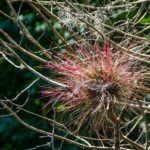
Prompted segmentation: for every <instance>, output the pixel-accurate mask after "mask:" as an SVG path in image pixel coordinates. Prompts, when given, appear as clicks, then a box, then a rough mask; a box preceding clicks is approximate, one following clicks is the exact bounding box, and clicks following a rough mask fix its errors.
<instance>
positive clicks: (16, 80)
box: [0, 0, 150, 150]
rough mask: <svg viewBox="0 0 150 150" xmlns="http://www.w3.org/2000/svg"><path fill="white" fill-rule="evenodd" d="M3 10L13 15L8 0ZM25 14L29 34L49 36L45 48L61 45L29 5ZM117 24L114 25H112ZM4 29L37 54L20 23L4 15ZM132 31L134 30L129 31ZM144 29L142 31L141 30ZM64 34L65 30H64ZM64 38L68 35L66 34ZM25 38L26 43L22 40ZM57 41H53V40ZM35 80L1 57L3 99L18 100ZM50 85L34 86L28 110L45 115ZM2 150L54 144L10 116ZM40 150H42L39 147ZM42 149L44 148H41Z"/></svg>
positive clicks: (2, 130) (1, 124)
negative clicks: (44, 97) (43, 96)
mask: <svg viewBox="0 0 150 150" xmlns="http://www.w3.org/2000/svg"><path fill="white" fill-rule="evenodd" d="M80 2H85V1H84V0H80ZM87 3H90V4H92V5H99V2H98V1H95V0H93V1H92V0H91V1H90V0H88V1H87ZM105 3H106V1H103V3H101V4H102V5H103V4H105ZM16 8H17V9H18V8H19V6H17V5H16ZM0 10H3V11H4V12H7V13H8V12H9V14H10V13H11V12H10V9H9V8H8V7H7V4H6V2H5V0H0ZM21 11H22V13H24V14H25V15H24V16H22V17H23V21H24V22H25V24H26V26H27V27H28V30H29V32H30V33H31V34H32V35H33V36H34V37H35V38H36V39H38V38H39V37H40V36H41V35H42V34H43V32H44V34H45V36H44V37H42V38H41V39H39V42H40V43H41V45H43V46H44V47H45V48H48V47H50V46H54V43H53V42H52V41H55V42H56V43H57V44H58V43H59V40H58V39H57V37H56V36H55V35H54V33H53V32H52V31H51V29H49V28H48V27H47V25H46V24H45V23H43V22H42V20H41V19H40V18H39V17H38V15H36V13H35V12H33V10H32V9H31V8H30V7H29V6H28V5H23V6H22V8H21ZM136 12H137V10H135V11H133V12H131V13H130V14H128V15H129V16H128V17H130V18H132V17H133V16H134V15H135V13H136ZM126 15H127V14H126V12H121V11H120V12H119V11H118V10H117V11H115V10H114V12H112V20H113V21H114V22H115V21H119V20H120V19H122V20H123V19H126ZM51 22H52V24H53V25H54V26H55V27H56V28H57V29H58V30H59V26H58V24H57V23H56V22H55V21H54V20H51ZM111 23H112V24H113V22H110V24H111ZM148 23H150V17H149V16H145V17H144V18H143V19H142V20H141V21H140V25H141V26H142V25H143V24H144V25H145V24H148ZM0 28H1V29H3V30H5V31H6V32H7V33H8V34H9V35H10V36H11V37H12V38H13V39H15V40H16V41H18V43H19V42H20V41H23V42H22V43H21V45H22V46H24V47H27V49H31V50H33V51H36V47H34V46H33V45H32V44H31V43H29V42H28V40H27V39H26V38H24V37H22V34H21V33H20V31H19V29H18V27H17V26H16V24H14V23H13V22H12V21H11V20H8V19H7V18H5V17H3V16H0ZM128 30H130V28H128ZM139 30H140V29H139ZM61 32H63V31H61ZM62 34H64V36H65V35H66V33H65V32H64V33H62ZM143 34H144V35H143V36H148V32H147V31H146V32H144V33H143ZM0 38H1V37H0ZM22 39H23V40H22ZM51 39H53V40H51ZM22 57H23V58H24V60H26V61H27V62H28V64H29V65H34V66H37V67H36V69H37V70H42V71H43V72H45V74H47V75H51V74H49V73H48V72H47V70H46V69H44V67H43V66H41V65H40V64H38V63H36V62H34V61H33V60H31V59H30V58H28V57H27V56H22ZM33 79H35V77H34V76H33V75H32V74H31V73H30V72H28V71H27V70H23V71H22V70H17V69H14V68H13V66H11V65H10V64H9V63H8V62H6V61H5V60H3V59H2V58H0V98H1V99H3V98H4V97H7V98H14V97H15V96H16V95H17V93H18V92H19V91H20V90H21V89H23V88H25V87H26V86H27V85H28V84H29V83H31V81H33ZM44 84H46V83H44V82H42V81H40V82H38V84H36V85H34V86H33V87H32V88H31V89H30V101H29V102H28V104H27V105H26V107H25V108H27V109H28V110H32V111H34V112H36V113H39V114H41V113H42V110H41V106H42V105H43V100H42V99H41V94H40V91H41V86H42V85H44ZM27 95H28V93H25V94H23V95H22V96H21V97H20V98H19V101H20V103H22V102H23V101H24V100H25V99H26V98H27ZM3 111H4V110H3V109H1V110H0V114H4V112H3ZM20 116H21V117H23V118H24V120H25V121H26V122H28V123H29V124H32V125H34V126H36V127H40V128H42V129H46V130H51V127H50V126H49V124H48V123H47V122H44V121H41V120H39V119H37V118H36V117H35V118H34V117H31V116H29V115H27V114H26V113H24V112H21V113H20ZM0 135H1V137H0V150H12V149H17V150H24V149H28V148H33V147H36V146H37V145H41V144H45V143H47V142H50V139H48V138H40V137H39V136H40V135H39V134H37V133H35V132H33V131H31V130H29V129H27V128H25V127H23V126H22V125H20V123H19V122H17V121H16V120H15V119H14V118H13V117H12V116H8V117H1V118H0ZM60 143H61V142H60V141H57V140H56V141H55V144H56V147H59V146H60ZM37 149H38V148H37ZM39 149H41V148H39ZM42 149H43V150H44V149H45V150H47V149H51V148H50V147H42ZM62 149H64V150H66V149H67V150H80V148H79V147H77V146H73V145H69V144H66V143H65V144H64V145H63V147H62Z"/></svg>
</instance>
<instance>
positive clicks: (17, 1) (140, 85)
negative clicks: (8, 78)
mask: <svg viewBox="0 0 150 150" xmlns="http://www.w3.org/2000/svg"><path fill="white" fill-rule="evenodd" d="M83 2H84V3H77V2H76V1H75V2H74V1H71V0H70V1H69V0H65V1H63V0H62V1H52V0H50V1H44V0H6V5H7V6H8V7H9V9H8V10H9V11H8V12H5V10H0V14H1V15H2V16H3V17H4V18H5V19H4V20H6V24H7V23H8V24H10V23H12V22H14V24H13V25H14V26H15V32H16V33H17V34H18V37H17V39H15V37H14V36H12V35H11V34H12V32H9V30H8V28H7V26H6V27H5V26H3V25H2V28H1V29H0V35H1V37H2V38H1V39H0V47H1V50H0V55H1V56H2V58H3V59H5V60H6V61H7V62H8V63H9V64H11V65H12V66H13V67H15V68H16V69H20V70H21V73H22V72H23V70H24V69H27V70H28V71H29V72H30V73H31V74H32V75H33V76H36V77H37V79H35V80H34V81H33V82H32V83H31V84H30V85H28V86H27V87H26V88H25V89H23V90H22V91H21V92H20V93H19V94H17V96H16V97H15V98H14V99H7V98H5V99H2V100H0V105H1V106H2V107H3V108H4V109H6V110H7V111H8V112H10V113H11V115H13V116H14V117H15V118H16V119H17V120H18V121H19V122H20V123H21V124H23V125H24V126H25V127H27V128H29V129H31V130H34V131H35V132H38V133H40V134H44V137H45V136H46V138H48V142H49V141H50V140H51V143H50V144H49V143H48V144H46V146H51V148H52V149H53V150H55V149H56V148H55V143H56V141H55V140H54V139H55V138H57V139H61V140H62V141H67V142H69V143H71V144H76V145H78V146H80V147H82V148H87V149H92V150H93V149H101V150H104V149H105V150H112V149H115V150H119V149H122V150H123V149H125V150H126V149H137V150H148V147H149V142H150V140H149V139H150V136H149V114H148V112H149V111H150V107H149V106H150V103H149V102H147V101H146V99H145V96H146V94H148V93H150V90H149V70H148V69H147V68H148V66H149V63H150V56H149V54H150V51H149V48H150V47H149V43H150V40H149V38H148V37H149V32H147V31H148V29H149V26H148V23H147V22H148V20H149V11H148V10H149V5H148V4H149V0H137V1H135V0H134V1H130V0H129V1H127V2H126V1H124V0H119V1H118V0H117V1H116V0H113V1H105V0H102V1H83ZM94 5H95V6H96V7H95V6H94ZM24 6H25V7H24ZM24 8H25V11H24V10H23V9H24ZM0 17H1V16H0ZM16 26H18V27H16ZM7 30H8V31H7ZM16 30H17V31H16ZM108 37H110V38H108ZM27 41H28V42H27ZM28 43H30V44H28ZM57 50H58V51H59V52H58V51H57ZM29 59H30V60H31V61H28V60H29ZM37 66H46V67H47V68H48V69H49V70H50V73H51V72H52V73H54V74H53V77H55V78H54V79H51V78H48V77H46V76H45V75H44V73H45V72H44V71H43V69H41V68H39V67H37ZM48 69H47V70H46V71H47V72H49V70H48ZM25 73H26V72H25ZM40 79H42V80H44V81H46V83H48V84H49V85H48V87H46V88H47V89H43V91H42V94H43V96H44V97H48V100H47V99H46V104H45V103H44V107H43V110H44V111H45V112H47V110H48V111H50V112H52V113H48V114H46V115H47V116H48V117H46V116H45V113H44V114H42V115H39V114H35V113H33V112H31V111H29V110H26V109H27V107H26V109H25V108H24V106H25V105H26V104H27V102H28V100H29V96H28V97H27V100H26V101H25V103H24V104H22V105H20V100H19V103H17V102H18V101H17V100H18V98H19V97H20V96H21V95H22V94H23V93H25V92H26V91H28V89H29V88H31V87H32V86H33V84H35V83H36V82H38V81H39V80H40ZM35 91H36V90H35ZM3 97H7V96H3ZM20 99H21V98H20ZM35 104H37V105H38V104H39V106H40V108H41V107H42V106H43V104H41V100H39V101H36V100H35ZM29 109H30V107H29ZM18 111H24V112H26V113H28V114H30V117H33V116H36V117H38V118H40V119H41V120H42V121H43V120H46V121H48V124H50V125H51V126H50V127H52V128H51V132H50V131H48V130H47V131H45V130H44V129H42V127H41V128H36V127H34V124H31V125H30V124H27V123H26V122H25V121H24V120H25V118H24V119H23V118H20V117H19V115H18ZM4 113H5V112H4ZM49 114H50V115H49ZM23 116H24V115H22V116H21V117H23ZM60 130H61V131H62V132H59V131H60ZM62 133H63V134H66V136H64V135H62ZM62 143H63V142H62ZM60 145H61V146H62V145H63V144H60ZM71 146H72V145H71ZM39 147H40V146H37V147H35V148H34V149H36V148H39ZM41 147H43V145H42V146H41ZM59 149H60V148H59Z"/></svg>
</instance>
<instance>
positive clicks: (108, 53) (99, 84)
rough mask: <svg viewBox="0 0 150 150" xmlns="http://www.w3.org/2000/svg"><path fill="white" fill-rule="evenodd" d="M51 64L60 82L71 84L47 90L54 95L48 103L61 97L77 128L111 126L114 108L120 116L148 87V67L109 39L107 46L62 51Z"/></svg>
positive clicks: (62, 103)
mask: <svg viewBox="0 0 150 150" xmlns="http://www.w3.org/2000/svg"><path fill="white" fill-rule="evenodd" d="M47 67H48V68H49V69H50V70H53V71H55V72H57V73H58V74H60V75H59V77H58V80H59V82H61V83H63V84H65V85H67V87H68V88H63V87H57V86H56V87H53V88H51V87H49V88H48V90H47V91H43V94H44V95H47V96H49V97H51V100H50V101H49V102H48V103H47V104H46V105H45V106H47V105H48V104H50V103H54V102H55V103H56V101H57V103H58V104H60V105H59V106H63V108H64V109H63V111H66V112H68V114H69V116H68V118H69V119H68V120H69V121H68V122H67V123H68V126H69V125H70V126H71V125H75V126H76V130H77V131H78V130H79V129H80V128H81V127H82V126H83V124H84V123H87V122H88V123H89V124H90V126H91V129H95V128H100V127H102V126H103V127H104V126H105V125H106V124H107V126H108V124H109V123H112V122H113V115H112V112H115V115H116V116H118V115H119V114H117V113H118V112H119V110H120V108H121V107H122V105H127V106H128V108H129V109H132V108H130V104H131V103H132V104H135V103H137V102H138V101H139V100H141V99H142V97H143V90H141V89H147V88H146V85H145V81H146V80H147V75H146V70H145V69H143V68H142V67H141V66H140V63H139V62H138V61H137V60H135V59H134V58H133V57H130V56H129V55H128V54H127V53H126V52H120V51H114V50H112V49H111V43H110V42H109V40H106V41H105V42H104V46H103V48H99V46H97V45H96V44H95V45H87V46H84V47H81V46H80V45H76V51H75V52H70V53H69V52H63V53H59V54H58V55H57V56H55V60H53V61H50V62H49V63H48V64H47ZM145 91H146V90H145Z"/></svg>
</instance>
